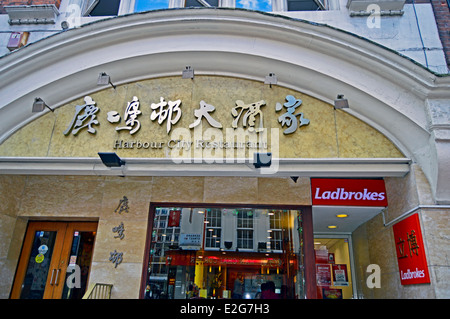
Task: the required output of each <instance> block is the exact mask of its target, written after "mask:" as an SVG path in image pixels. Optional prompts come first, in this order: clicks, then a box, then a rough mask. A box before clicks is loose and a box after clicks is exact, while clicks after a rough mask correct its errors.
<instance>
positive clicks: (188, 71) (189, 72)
mask: <svg viewBox="0 0 450 319" xmlns="http://www.w3.org/2000/svg"><path fill="white" fill-rule="evenodd" d="M181 78H182V79H193V78H194V69H193V68H192V67H191V66H189V65H188V66H186V68H185V69H184V70H183V73H182V74H181Z"/></svg>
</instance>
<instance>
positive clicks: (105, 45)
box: [0, 9, 450, 202]
mask: <svg viewBox="0 0 450 319" xmlns="http://www.w3.org/2000/svg"><path fill="white" fill-rule="evenodd" d="M186 66H191V67H192V68H193V69H194V70H195V74H196V75H199V74H205V75H224V76H233V77H238V78H245V79H252V80H260V81H264V78H265V76H266V75H268V74H269V73H275V74H276V76H277V78H278V84H277V85H280V86H284V87H287V88H290V89H294V90H297V91H300V92H303V93H305V94H309V95H311V96H313V97H316V98H318V99H321V100H323V101H325V102H328V103H331V104H332V103H333V100H334V99H335V98H336V96H337V95H338V94H344V95H345V97H346V98H348V100H349V104H350V108H349V109H346V112H348V113H350V114H352V115H354V116H356V117H357V118H359V119H361V120H363V121H364V122H366V123H368V124H369V125H371V126H373V127H374V128H376V129H377V130H379V131H380V132H381V133H383V134H384V135H385V136H386V137H388V138H389V139H390V140H391V141H392V142H393V143H394V144H395V145H396V146H397V147H398V148H399V149H400V150H401V151H402V152H403V153H404V154H405V157H407V158H409V159H411V160H412V161H413V162H415V163H418V164H419V165H420V167H421V168H422V170H423V171H424V173H425V175H426V176H427V178H428V180H429V182H430V184H431V186H432V189H433V192H434V195H435V200H436V201H437V202H450V194H449V193H448V191H447V189H450V188H449V187H448V186H449V185H448V184H449V182H448V181H449V180H450V172H449V171H448V169H447V168H446V167H447V166H448V165H447V166H446V165H445V164H446V158H449V156H448V155H449V154H450V152H449V149H450V147H449V143H448V141H449V138H450V137H449V136H448V135H450V134H447V132H450V131H449V130H448V128H449V127H448V126H449V123H448V121H447V122H445V123H437V124H436V125H433V119H434V118H433V114H436V112H434V111H435V110H436V109H439V110H444V112H447V111H448V103H449V99H450V93H449V92H450V78H449V77H442V76H438V75H436V74H433V73H431V72H429V71H428V70H426V69H424V68H423V67H421V66H420V65H418V64H416V63H414V62H412V61H411V60H408V59H407V58H405V57H402V56H400V55H399V54H397V53H395V52H392V51H390V50H388V49H386V48H383V47H381V46H379V45H377V44H374V43H372V42H370V41H367V40H364V39H361V38H359V37H356V36H354V35H352V34H349V33H346V32H343V31H340V30H337V29H335V28H331V27H328V26H325V25H319V24H316V23H310V22H307V21H300V20H294V19H289V18H286V17H281V16H276V15H271V14H261V13H256V12H251V11H244V10H229V9H178V10H163V11H156V12H148V13H139V14H133V15H127V16H120V17H116V18H111V19H106V20H102V21H99V22H95V23H91V24H87V25H84V26H82V27H80V28H76V29H71V30H68V31H65V32H61V33H59V34H57V35H55V36H52V37H49V38H46V39H44V40H41V41H38V42H36V43H33V44H31V45H29V46H27V47H25V48H23V49H21V50H18V51H17V52H14V53H12V54H9V55H7V56H4V57H2V58H1V59H0V83H2V86H1V88H0V97H1V98H0V143H2V142H3V141H4V140H6V139H7V138H8V137H9V136H10V135H11V134H13V133H14V132H15V131H17V130H18V129H20V128H21V127H23V126H24V125H26V124H27V123H29V122H31V121H32V120H34V119H35V118H36V117H38V116H42V114H43V113H40V114H35V113H32V112H31V105H32V103H33V101H34V99H35V98H36V97H40V98H42V99H43V100H44V101H45V102H46V103H47V104H48V105H49V106H51V107H52V108H57V107H59V106H62V105H64V104H66V103H68V102H70V101H72V100H74V99H76V98H79V97H82V96H84V95H87V94H91V93H92V92H95V91H98V90H102V89H104V88H105V87H99V86H97V83H96V82H97V76H98V74H99V73H100V72H107V73H108V74H109V75H110V76H111V79H112V80H113V81H114V84H116V85H119V84H124V83H128V82H132V81H138V80H142V79H148V78H157V77H163V76H175V75H179V76H181V72H182V70H183V69H184V68H185V67H186ZM45 112H49V110H46V111H45ZM45 112H44V113H45ZM436 121H439V120H436Z"/></svg>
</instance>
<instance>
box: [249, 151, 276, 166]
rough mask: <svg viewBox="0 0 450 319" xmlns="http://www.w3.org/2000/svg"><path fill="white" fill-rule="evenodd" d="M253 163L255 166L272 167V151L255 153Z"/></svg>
mask: <svg viewBox="0 0 450 319" xmlns="http://www.w3.org/2000/svg"><path fill="white" fill-rule="evenodd" d="M253 165H254V166H255V168H261V167H270V165H272V153H253Z"/></svg>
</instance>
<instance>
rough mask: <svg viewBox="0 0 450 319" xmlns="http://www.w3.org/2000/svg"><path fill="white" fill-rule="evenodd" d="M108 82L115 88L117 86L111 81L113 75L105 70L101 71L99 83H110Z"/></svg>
mask: <svg viewBox="0 0 450 319" xmlns="http://www.w3.org/2000/svg"><path fill="white" fill-rule="evenodd" d="M108 84H111V86H112V87H113V88H114V90H115V89H116V86H115V85H114V84H113V83H112V82H111V77H110V76H109V75H108V74H106V73H105V72H101V73H99V75H98V79H97V85H108Z"/></svg>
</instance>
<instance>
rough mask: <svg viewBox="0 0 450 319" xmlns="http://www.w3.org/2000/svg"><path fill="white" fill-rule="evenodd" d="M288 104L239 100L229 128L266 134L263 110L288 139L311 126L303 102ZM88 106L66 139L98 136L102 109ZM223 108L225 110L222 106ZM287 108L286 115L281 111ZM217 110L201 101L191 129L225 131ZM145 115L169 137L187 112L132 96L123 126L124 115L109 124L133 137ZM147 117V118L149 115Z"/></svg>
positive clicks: (88, 102) (78, 110)
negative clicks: (205, 126) (144, 103)
mask: <svg viewBox="0 0 450 319" xmlns="http://www.w3.org/2000/svg"><path fill="white" fill-rule="evenodd" d="M284 99H285V101H287V102H285V103H283V104H281V103H276V104H275V105H274V106H271V107H270V108H269V106H266V101H264V100H260V101H253V102H252V101H245V102H244V101H242V100H236V101H235V103H234V106H233V105H232V106H230V107H232V108H231V117H230V123H228V124H229V126H230V127H232V128H233V129H238V128H243V129H246V130H248V131H249V132H255V133H260V132H263V131H264V129H265V127H264V112H263V109H262V107H265V108H264V109H268V108H269V109H270V110H268V111H267V112H273V113H275V114H276V115H279V116H278V122H279V123H280V125H281V127H287V128H286V129H285V130H284V131H283V133H284V134H285V135H288V134H292V133H294V132H296V131H297V129H298V128H300V127H302V126H304V125H308V124H309V120H308V119H305V118H304V117H303V113H297V114H294V113H295V112H296V111H297V110H298V108H299V107H300V106H301V105H302V100H300V99H297V98H295V97H294V96H293V95H287V96H286V97H285V98H284ZM84 102H85V104H83V105H76V106H75V112H74V115H73V118H72V120H71V122H70V123H69V125H68V126H67V129H66V130H65V131H64V135H66V136H67V135H69V134H70V133H72V134H73V135H77V134H78V133H79V132H80V131H81V132H82V131H84V130H83V129H86V131H87V132H88V133H91V134H95V133H96V132H97V131H96V129H95V127H94V125H100V120H99V118H98V117H97V114H98V113H99V112H100V107H99V106H98V105H97V103H96V102H95V101H94V100H93V99H92V98H91V97H90V96H86V97H85V98H84ZM221 107H223V106H221ZM283 107H284V108H285V109H284V110H285V112H286V113H284V114H281V113H280V111H282V110H283ZM215 109H216V107H215V106H214V105H211V104H208V103H207V102H205V101H204V100H201V101H200V105H199V108H198V109H196V110H194V111H193V113H194V116H195V118H196V120H195V121H194V122H193V123H191V124H190V125H189V128H190V129H192V128H195V127H197V126H198V125H200V123H201V122H202V120H203V119H205V122H207V123H208V124H209V125H210V126H211V127H214V128H218V129H222V128H223V125H222V123H220V122H219V121H217V119H215V118H214V115H213V114H212V113H213V112H214V110H215ZM144 112H147V113H150V120H151V121H152V122H157V123H158V124H159V125H160V126H162V125H165V126H166V131H167V134H170V132H171V130H172V128H173V126H174V125H176V124H177V123H178V122H179V121H180V119H181V117H182V114H183V112H184V110H183V108H182V101H181V100H180V99H177V100H175V101H172V100H168V101H166V98H165V97H160V99H159V102H158V103H151V104H150V105H147V106H142V105H141V102H140V101H139V98H138V97H137V96H133V98H132V99H131V101H129V102H128V103H127V105H126V107H125V109H124V112H123V119H124V123H123V124H121V125H119V124H118V123H120V122H121V114H120V113H119V112H118V111H109V112H108V113H107V116H106V120H107V121H108V122H109V123H111V124H115V125H117V126H116V128H115V129H116V131H128V132H129V134H130V135H133V134H135V133H137V132H138V131H139V130H140V129H141V122H140V121H139V118H140V117H142V116H145V114H144ZM147 116H148V115H147Z"/></svg>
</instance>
